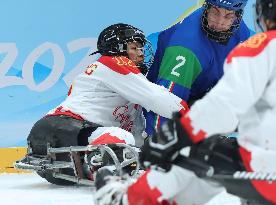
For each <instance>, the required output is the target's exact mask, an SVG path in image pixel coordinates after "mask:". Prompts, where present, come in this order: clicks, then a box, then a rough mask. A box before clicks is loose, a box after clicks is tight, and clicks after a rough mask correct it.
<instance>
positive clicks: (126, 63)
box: [98, 56, 140, 75]
mask: <svg viewBox="0 0 276 205" xmlns="http://www.w3.org/2000/svg"><path fill="white" fill-rule="evenodd" d="M98 62H100V63H102V64H104V65H105V66H107V67H108V68H110V69H111V70H113V71H115V72H117V73H120V74H123V75H127V74H129V73H134V74H138V73H140V70H139V69H138V68H137V67H136V65H135V64H134V63H133V62H132V61H131V60H130V59H128V58H127V57H124V56H102V57H100V58H99V60H98Z"/></svg>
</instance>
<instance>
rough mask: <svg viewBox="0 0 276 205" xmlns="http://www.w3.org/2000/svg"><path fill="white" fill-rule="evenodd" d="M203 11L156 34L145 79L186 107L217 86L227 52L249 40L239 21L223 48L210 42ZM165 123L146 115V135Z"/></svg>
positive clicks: (198, 11) (156, 117)
mask: <svg viewBox="0 0 276 205" xmlns="http://www.w3.org/2000/svg"><path fill="white" fill-rule="evenodd" d="M203 11H204V8H200V9H198V10H196V11H195V12H193V13H192V14H191V15H190V16H188V17H187V18H185V19H184V20H183V21H182V22H179V23H178V24H176V25H174V26H172V27H171V28H169V29H167V30H165V31H162V32H160V33H159V36H158V43H157V50H156V53H155V57H154V58H155V59H154V63H153V65H152V66H151V68H150V70H149V73H148V76H147V77H148V79H149V80H150V81H151V82H153V83H156V84H158V85H162V86H164V87H166V88H168V89H169V90H170V91H171V92H172V93H174V94H175V95H177V96H179V97H180V98H182V99H183V100H184V101H186V102H187V103H188V104H190V102H192V101H194V100H197V99H200V98H201V97H203V96H204V95H205V94H206V93H207V92H208V91H209V90H210V89H211V88H212V87H213V86H215V85H216V83H217V82H218V80H219V79H220V78H221V77H222V75H223V63H224V60H225V59H226V57H227V55H228V54H229V52H230V51H231V50H232V49H233V48H234V47H235V46H236V45H237V44H239V43H240V42H243V41H245V40H246V39H248V38H249V37H250V30H249V29H248V27H247V26H246V25H245V23H244V21H241V23H240V27H239V29H237V30H236V31H235V32H234V33H233V35H232V36H231V38H230V39H229V41H228V43H227V44H226V45H223V44H220V43H218V42H215V41H213V40H210V39H209V38H208V37H207V36H206V34H205V33H204V31H203V29H202V24H201V17H202V13H203ZM156 100H158V99H156ZM165 120H166V119H165V118H163V117H160V116H158V115H156V114H154V113H153V112H148V113H147V114H146V132H147V134H149V135H151V134H152V133H153V130H154V129H156V128H158V127H159V126H160V125H161V124H162V123H163V122H164V121H165Z"/></svg>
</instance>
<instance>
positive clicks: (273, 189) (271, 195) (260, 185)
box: [239, 147, 276, 203]
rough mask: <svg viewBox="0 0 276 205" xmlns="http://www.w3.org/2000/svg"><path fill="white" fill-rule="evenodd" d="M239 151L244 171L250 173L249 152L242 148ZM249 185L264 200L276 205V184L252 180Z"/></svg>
mask: <svg viewBox="0 0 276 205" xmlns="http://www.w3.org/2000/svg"><path fill="white" fill-rule="evenodd" d="M239 151H240V155H241V158H242V161H243V164H244V166H245V169H246V171H248V172H252V171H253V169H252V168H251V166H250V162H251V159H252V156H251V152H249V151H248V150H246V149H245V148H243V147H240V150H239ZM251 184H252V185H253V186H254V187H255V189H256V190H257V191H258V192H259V193H260V194H261V195H262V196H263V197H264V198H265V199H266V200H268V201H270V202H273V203H276V194H275V193H276V182H268V181H257V180H253V181H251Z"/></svg>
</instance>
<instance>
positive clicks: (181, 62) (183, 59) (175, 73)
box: [171, 56, 186, 77]
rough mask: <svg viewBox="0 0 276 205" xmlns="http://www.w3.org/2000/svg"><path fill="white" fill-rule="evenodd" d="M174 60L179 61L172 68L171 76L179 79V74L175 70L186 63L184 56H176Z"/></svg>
mask: <svg viewBox="0 0 276 205" xmlns="http://www.w3.org/2000/svg"><path fill="white" fill-rule="evenodd" d="M176 60H177V61H179V63H178V64H176V66H174V67H173V69H172V72H171V74H172V75H175V76H177V77H179V76H180V73H179V72H177V71H176V70H177V69H178V68H180V67H181V66H183V65H184V64H185V63H186V58H185V57H184V56H177V57H176Z"/></svg>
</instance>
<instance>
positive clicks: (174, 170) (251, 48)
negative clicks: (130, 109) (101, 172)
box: [96, 0, 276, 205]
mask: <svg viewBox="0 0 276 205" xmlns="http://www.w3.org/2000/svg"><path fill="white" fill-rule="evenodd" d="M256 24H257V25H258V26H260V28H261V30H263V31H264V32H263V33H259V34H257V35H255V36H253V37H251V38H250V39H248V40H247V41H245V42H244V43H242V44H240V45H238V46H237V47H236V48H235V49H234V50H233V51H232V52H231V53H230V54H229V55H228V57H227V60H226V62H225V64H224V71H225V74H224V76H223V77H222V79H221V80H220V81H219V82H218V84H217V85H216V86H215V87H214V88H213V89H212V90H211V91H210V92H209V93H208V94H207V95H206V96H205V97H204V98H203V99H201V100H199V101H197V102H196V103H195V104H194V105H193V106H192V107H191V109H190V111H189V112H188V113H187V114H185V115H178V114H177V115H175V116H174V119H173V120H169V121H168V122H166V123H164V125H163V126H161V128H160V129H159V130H158V132H157V133H155V134H154V135H153V137H152V138H150V140H148V141H146V144H145V145H146V146H145V149H144V152H143V157H142V161H143V162H144V163H145V164H149V163H151V164H152V165H154V164H156V165H157V166H158V167H160V169H162V170H163V171H165V173H164V172H161V171H158V170H153V169H151V170H149V171H147V172H146V173H145V174H144V175H143V176H141V177H140V178H139V179H138V180H137V181H136V182H135V183H133V184H132V185H131V186H129V187H128V188H126V186H123V185H124V184H122V183H119V182H113V183H108V180H105V181H106V183H107V186H103V187H102V188H101V189H99V191H98V192H97V195H96V198H97V199H98V202H99V204H104V203H106V204H115V203H113V202H115V200H116V201H117V202H118V204H129V205H136V204H137V205H138V204H139V205H146V204H147V205H148V204H151V205H161V204H181V205H195V204H196V205H201V204H204V203H206V202H207V201H208V200H210V199H211V198H212V197H213V196H215V195H216V194H218V193H220V192H221V191H222V190H223V187H222V185H223V186H224V187H225V188H226V189H227V191H229V192H230V193H232V194H235V195H237V196H240V197H242V198H244V199H247V200H249V201H255V202H257V204H260V205H271V204H276V163H275V158H276V138H275V133H276V126H275V122H276V95H275V91H276V58H275V53H276V0H257V2H256ZM236 126H238V132H239V137H238V139H237V141H232V140H230V139H227V138H220V137H215V136H214V135H215V134H219V133H226V132H230V131H232V130H233V129H235V128H236ZM188 146H191V147H192V149H191V152H190V156H189V158H188V159H191V160H193V161H189V160H187V158H185V157H183V155H182V154H181V152H183V148H186V147H188ZM181 160H183V161H181ZM199 160H200V161H201V162H202V163H204V164H205V165H209V166H211V167H213V168H214V175H212V176H213V178H212V177H211V178H208V179H209V180H208V179H203V178H199V177H198V176H203V175H201V174H199V173H200V171H201V169H202V168H204V166H200V167H199V168H198V169H197V168H195V166H196V163H194V162H195V161H196V162H198V161H199ZM188 163H190V165H193V166H194V167H193V166H187V165H188ZM183 167H186V169H184V168H183ZM236 171H240V172H239V173H242V174H244V175H241V174H239V176H236V177H238V178H240V179H235V178H234V175H232V174H233V173H236ZM197 175H198V176H197ZM206 176H207V175H205V177H206ZM215 176H220V177H219V178H215ZM103 180H104V179H103ZM116 183H117V184H116ZM126 184H127V183H126ZM112 185H113V186H112ZM108 187H113V188H110V189H108ZM104 193H105V194H104ZM106 193H107V194H106ZM110 193H112V194H113V197H109V198H108V197H105V196H106V195H108V194H110ZM108 199H109V202H108V201H107V200H108ZM102 202H104V203H102ZM221 203H222V204H223V202H221ZM253 204H255V203H253Z"/></svg>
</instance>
